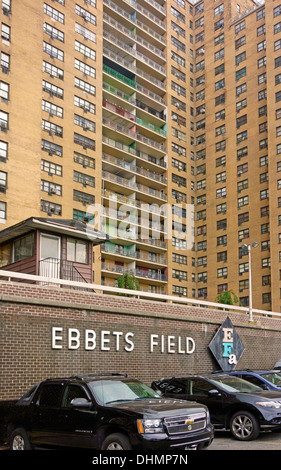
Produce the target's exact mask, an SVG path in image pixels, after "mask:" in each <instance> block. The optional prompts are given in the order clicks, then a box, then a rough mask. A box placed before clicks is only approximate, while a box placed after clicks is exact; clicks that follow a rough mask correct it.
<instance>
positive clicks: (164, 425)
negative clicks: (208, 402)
mask: <svg viewBox="0 0 281 470" xmlns="http://www.w3.org/2000/svg"><path fill="white" fill-rule="evenodd" d="M1 433H2V440H3V439H4V440H5V441H6V442H7V443H8V444H9V445H10V448H11V449H13V450H28V449H34V448H36V447H37V448H38V447H39V448H58V447H72V448H85V449H87V448H88V449H98V450H131V449H133V450H135V449H136V450H137V449H140V450H159V449H161V450H168V449H175V450H176V449H179V450H181V449H189V448H198V449H201V448H205V447H208V446H209V445H210V444H211V442H212V440H213V437H214V431H213V426H212V425H211V423H210V417H209V412H208V409H207V407H205V406H204V405H198V404H197V403H195V402H194V403H193V402H187V401H185V400H178V399H166V398H165V399H164V398H161V396H160V395H159V393H156V392H155V391H153V390H152V389H151V388H150V387H148V386H147V385H145V384H144V383H142V382H140V381H138V380H135V379H132V378H129V377H127V376H126V375H122V374H100V375H96V374H88V375H82V376H81V375H79V376H73V377H68V378H56V379H47V380H45V381H43V382H40V383H38V384H36V385H35V386H34V387H32V388H31V389H30V390H29V391H28V392H27V393H26V394H25V395H24V396H23V397H22V398H20V399H19V400H18V401H14V402H11V401H10V402H0V434H1ZM0 437H1V436H0Z"/></svg>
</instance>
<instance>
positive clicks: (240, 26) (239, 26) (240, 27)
mask: <svg viewBox="0 0 281 470" xmlns="http://www.w3.org/2000/svg"><path fill="white" fill-rule="evenodd" d="M245 28H246V21H245V20H244V21H241V23H238V24H237V25H236V26H235V34H238V33H240V31H242V30H243V29H245Z"/></svg>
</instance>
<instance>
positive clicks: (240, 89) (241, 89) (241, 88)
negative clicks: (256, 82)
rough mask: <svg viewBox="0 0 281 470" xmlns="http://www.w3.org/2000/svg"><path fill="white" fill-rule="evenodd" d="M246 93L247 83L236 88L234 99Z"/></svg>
mask: <svg viewBox="0 0 281 470" xmlns="http://www.w3.org/2000/svg"><path fill="white" fill-rule="evenodd" d="M246 91H247V83H243V84H242V85H239V86H238V87H236V97H237V98H238V97H239V96H240V95H241V94H242V93H245V92H246Z"/></svg>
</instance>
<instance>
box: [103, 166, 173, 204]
mask: <svg viewBox="0 0 281 470" xmlns="http://www.w3.org/2000/svg"><path fill="white" fill-rule="evenodd" d="M102 177H103V178H104V179H105V180H107V181H110V182H112V183H115V184H118V185H121V186H123V187H124V186H125V187H126V188H129V189H131V190H132V191H133V192H135V191H137V192H142V193H145V194H148V195H149V196H151V197H155V198H158V199H162V200H163V201H166V200H167V195H166V194H164V193H163V192H162V191H157V190H156V189H154V188H150V187H149V186H144V185H143V184H139V183H136V182H135V181H134V180H133V179H132V180H129V179H127V178H123V177H122V176H119V175H114V174H113V173H110V172H109V171H103V172H102Z"/></svg>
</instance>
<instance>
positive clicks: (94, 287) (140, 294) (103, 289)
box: [0, 269, 281, 319]
mask: <svg viewBox="0 0 281 470" xmlns="http://www.w3.org/2000/svg"><path fill="white" fill-rule="evenodd" d="M4 277H5V278H8V280H9V281H11V280H12V279H21V280H26V281H37V282H38V283H39V284H40V283H44V285H45V286H46V285H47V284H48V283H49V284H51V285H54V284H58V286H61V287H63V286H69V287H80V288H81V289H83V290H86V289H88V290H89V291H94V292H96V291H97V292H96V293H98V294H103V293H107V292H108V293H112V292H114V293H119V294H128V289H120V288H118V287H110V286H102V285H100V284H90V283H86V282H76V281H68V280H64V279H53V278H48V277H43V276H35V275H32V274H25V273H17V272H13V271H6V270H1V269H0V282H1V278H4ZM129 293H130V295H133V296H135V297H137V298H144V299H151V300H162V301H163V300H164V301H166V302H168V303H181V304H186V305H188V304H190V305H193V306H198V307H212V308H215V309H217V308H219V309H223V310H226V311H233V312H234V313H235V312H236V313H239V312H241V313H243V312H244V313H246V314H248V313H249V309H248V308H247V307H239V306H236V305H226V304H219V303H217V302H208V301H206V300H196V299H188V298H183V297H176V296H173V295H163V294H155V293H153V292H144V291H138V290H130V291H129ZM253 314H254V315H255V314H256V315H265V316H272V317H276V318H280V319H281V313H280V312H271V311H269V310H258V309H253Z"/></svg>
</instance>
